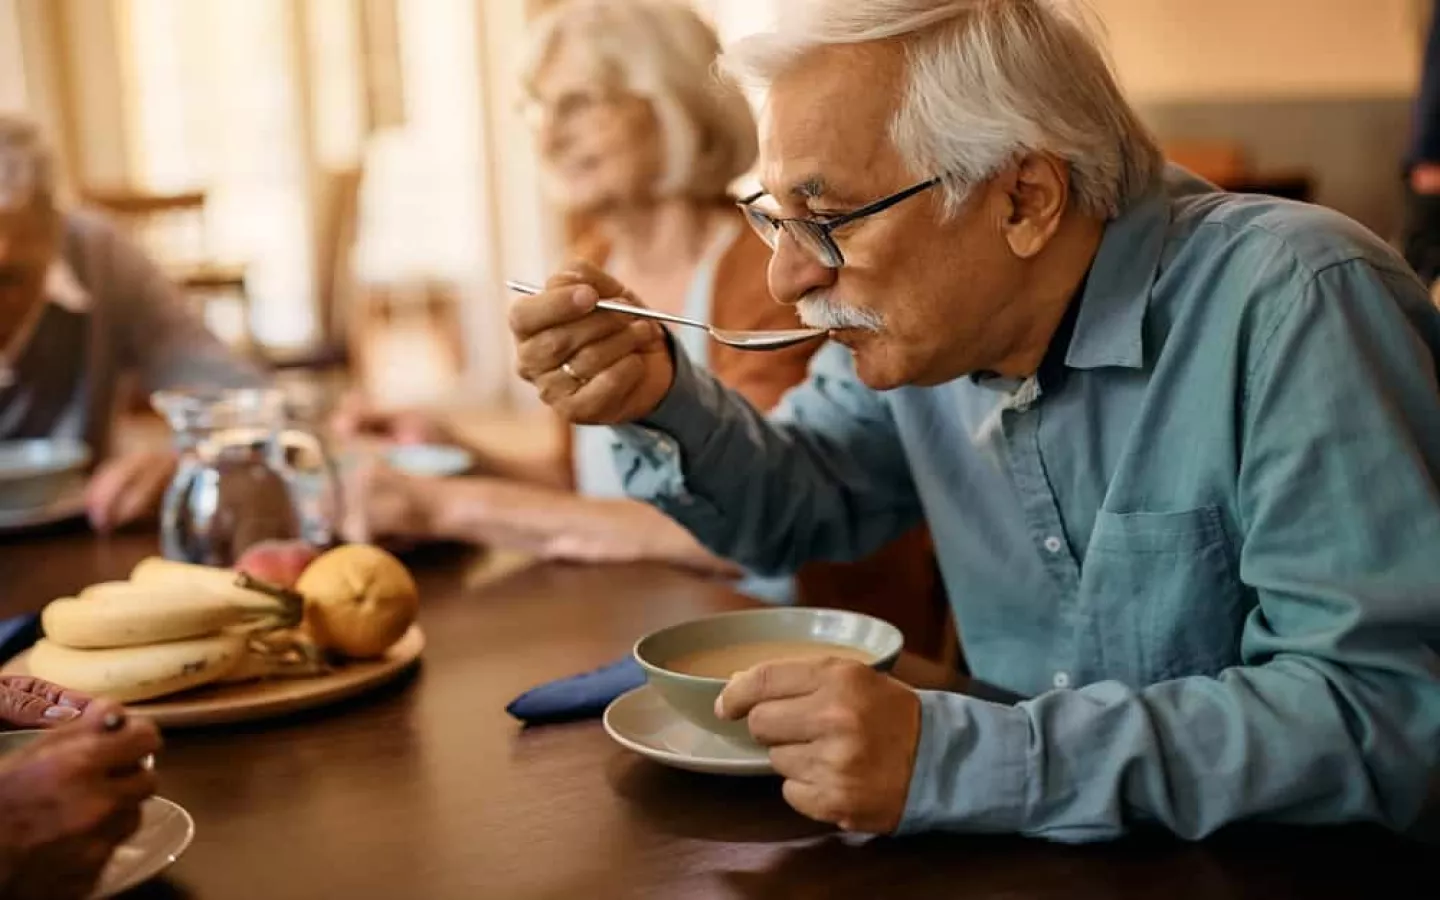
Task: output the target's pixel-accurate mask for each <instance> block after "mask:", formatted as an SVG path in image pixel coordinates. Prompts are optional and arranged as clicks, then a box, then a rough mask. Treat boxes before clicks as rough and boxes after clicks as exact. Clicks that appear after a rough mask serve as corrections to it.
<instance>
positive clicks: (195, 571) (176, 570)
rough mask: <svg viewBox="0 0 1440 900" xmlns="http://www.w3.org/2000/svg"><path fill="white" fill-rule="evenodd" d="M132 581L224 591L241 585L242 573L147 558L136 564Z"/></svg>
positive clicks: (157, 558) (131, 576)
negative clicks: (185, 585) (188, 585)
mask: <svg viewBox="0 0 1440 900" xmlns="http://www.w3.org/2000/svg"><path fill="white" fill-rule="evenodd" d="M130 581H131V582H133V583H135V584H191V585H195V586H197V587H204V588H210V589H212V590H217V591H223V590H228V589H230V588H233V587H236V586H237V585H239V584H240V573H238V572H236V571H235V570H233V569H217V568H215V567H214V566H197V565H195V564H193V563H183V562H175V561H174V560H169V559H164V558H163V557H159V556H147V557H145V558H144V559H142V560H140V562H138V563H136V564H135V568H134V569H132V570H131V572H130Z"/></svg>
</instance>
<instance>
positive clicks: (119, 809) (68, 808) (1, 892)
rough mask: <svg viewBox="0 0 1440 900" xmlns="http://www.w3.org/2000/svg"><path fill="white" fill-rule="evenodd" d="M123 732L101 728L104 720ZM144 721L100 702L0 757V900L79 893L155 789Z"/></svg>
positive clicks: (153, 746) (152, 732)
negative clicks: (1, 898) (3, 899)
mask: <svg viewBox="0 0 1440 900" xmlns="http://www.w3.org/2000/svg"><path fill="white" fill-rule="evenodd" d="M107 717H112V721H114V720H115V719H114V718H113V717H118V720H119V721H120V722H121V724H120V727H118V728H116V729H114V730H106V727H105V723H106V718H107ZM159 749H160V735H159V732H158V731H157V730H156V729H155V726H154V725H153V724H151V723H150V722H148V721H145V720H143V719H137V718H129V717H125V716H124V713H123V710H122V709H121V708H120V707H119V706H118V705H116V704H114V703H111V702H110V701H107V700H96V701H94V702H91V703H89V704H87V706H86V709H85V711H84V712H83V713H82V714H81V715H80V717H79V718H78V719H76V720H75V721H73V722H70V723H68V724H66V725H64V726H63V727H60V728H57V729H55V730H54V731H52V732H50V733H49V734H46V735H44V736H42V737H40V738H39V739H37V740H36V741H34V742H33V743H31V744H27V745H26V746H24V747H22V748H21V749H19V750H17V751H15V752H13V753H9V754H6V755H5V756H3V757H0V896H4V897H13V898H30V897H36V898H38V897H45V898H51V897H84V896H86V895H87V894H88V893H89V892H90V890H91V889H92V888H93V887H94V885H95V882H96V880H97V879H98V878H99V877H100V873H101V871H102V870H103V869H104V867H105V864H106V862H107V861H109V859H110V855H111V854H112V853H113V852H114V850H115V848H116V847H117V846H119V845H120V844H121V843H123V842H124V841H125V840H126V839H127V838H128V837H130V835H132V834H134V832H135V830H136V828H138V827H139V825H140V804H141V803H143V802H144V801H145V799H146V798H147V797H150V796H151V795H152V794H154V793H155V773H154V772H153V771H152V770H151V769H150V768H148V767H147V766H146V765H145V764H144V762H145V759H146V758H147V757H148V756H150V755H151V754H153V753H155V752H156V751H158V750H159Z"/></svg>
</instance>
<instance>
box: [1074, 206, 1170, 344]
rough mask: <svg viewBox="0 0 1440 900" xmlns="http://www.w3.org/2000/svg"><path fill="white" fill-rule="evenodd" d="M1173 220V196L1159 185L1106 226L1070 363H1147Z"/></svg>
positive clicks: (1083, 294)
mask: <svg viewBox="0 0 1440 900" xmlns="http://www.w3.org/2000/svg"><path fill="white" fill-rule="evenodd" d="M1169 225H1170V204H1169V198H1168V197H1167V195H1166V192H1165V190H1164V188H1163V187H1161V186H1158V185H1157V186H1156V187H1155V188H1154V189H1153V190H1151V191H1150V192H1149V193H1147V194H1146V195H1145V196H1144V197H1142V198H1141V199H1140V200H1138V201H1136V202H1135V203H1133V204H1132V205H1131V206H1130V208H1129V209H1127V210H1126V211H1125V212H1124V213H1122V214H1121V215H1120V217H1119V218H1117V219H1114V220H1113V221H1111V222H1110V223H1109V224H1107V225H1106V226H1105V234H1104V236H1103V237H1102V238H1101V239H1100V249H1099V251H1097V252H1096V254H1095V261H1094V262H1093V263H1091V265H1090V274H1089V276H1087V278H1086V280H1085V287H1084V289H1083V290H1082V291H1081V293H1080V297H1079V304H1080V309H1079V312H1078V314H1077V316H1076V319H1075V331H1074V333H1073V334H1072V335H1071V337H1070V347H1069V349H1068V350H1067V351H1066V353H1065V365H1066V366H1068V367H1069V368H1072V369H1099V368H1105V367H1107V366H1118V367H1120V368H1126V369H1138V368H1140V367H1141V366H1142V365H1144V363H1145V346H1144V325H1145V309H1146V307H1147V306H1148V305H1149V302H1150V289H1151V287H1152V286H1153V285H1154V284H1155V276H1156V272H1157V271H1158V270H1159V267H1160V254H1161V252H1162V251H1164V249H1165V236H1166V231H1167V230H1168V228H1169Z"/></svg>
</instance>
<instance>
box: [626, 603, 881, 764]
mask: <svg viewBox="0 0 1440 900" xmlns="http://www.w3.org/2000/svg"><path fill="white" fill-rule="evenodd" d="M904 643H905V639H904V637H903V636H902V635H901V633H900V629H898V628H896V627H895V626H894V625H891V624H890V623H889V622H885V621H883V620H881V619H877V618H875V617H874V616H867V615H864V614H862V613H855V612H848V611H844V610H837V609H817V608H809V607H787V608H773V609H754V610H745V611H742V612H733V613H720V614H719V615H714V616H707V617H705V618H702V619H694V620H692V621H689V622H684V623H681V624H679V625H672V626H670V627H668V628H662V629H660V630H659V631H656V632H653V633H651V634H649V635H647V636H645V637H643V638H641V639H640V640H639V641H637V642H636V644H635V649H634V655H635V660H636V661H637V662H639V663H640V667H641V668H643V669H644V670H645V677H646V680H647V681H649V683H650V684H651V685H652V686H653V687H654V688H655V689H656V690H657V691H658V692H659V693H660V696H662V697H664V698H665V701H666V702H667V703H669V704H670V706H671V707H672V708H674V710H675V711H676V712H677V713H679V714H680V715H681V716H684V717H685V718H686V719H688V720H690V721H691V722H693V723H694V724H696V725H698V726H700V727H701V728H703V729H705V730H706V731H709V732H711V733H712V734H716V735H719V736H720V737H723V738H725V739H726V740H729V741H731V742H733V743H737V744H741V745H744V746H749V747H754V746H756V745H755V742H754V741H753V740H752V739H751V737H750V730H749V727H748V725H747V724H746V722H745V720H743V719H742V720H740V721H738V722H723V721H721V720H720V719H718V718H716V717H715V712H714V710H715V698H717V697H719V696H720V692H721V690H723V689H724V687H725V685H726V683H727V682H728V681H729V680H730V678H731V677H733V676H734V675H735V674H737V673H739V672H742V671H744V670H745V669H748V668H750V667H752V666H755V665H758V664H760V663H762V662H772V661H780V660H787V659H789V660H795V659H806V658H823V657H841V658H845V659H854V660H858V661H861V662H864V663H866V664H868V665H870V666H872V667H873V668H875V669H878V670H880V671H882V672H883V671H889V670H890V668H891V667H892V666H894V665H895V660H896V659H897V658H899V656H900V650H901V648H902V647H903V646H904Z"/></svg>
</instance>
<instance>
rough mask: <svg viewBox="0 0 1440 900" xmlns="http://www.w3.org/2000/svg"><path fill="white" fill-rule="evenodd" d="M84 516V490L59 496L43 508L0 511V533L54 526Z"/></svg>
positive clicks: (80, 488)
mask: <svg viewBox="0 0 1440 900" xmlns="http://www.w3.org/2000/svg"><path fill="white" fill-rule="evenodd" d="M83 515H85V488H84V487H83V486H81V487H77V488H76V489H75V490H73V491H70V492H68V493H65V494H63V495H61V496H60V497H59V498H58V499H56V500H55V501H54V502H52V503H49V504H47V505H45V506H37V507H31V508H29V509H0V531H19V530H21V529H24V528H40V527H41V526H44V525H54V524H56V523H59V522H64V521H67V520H69V519H78V518H79V517H80V516H83Z"/></svg>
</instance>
